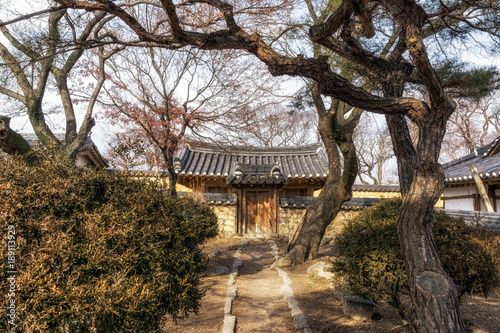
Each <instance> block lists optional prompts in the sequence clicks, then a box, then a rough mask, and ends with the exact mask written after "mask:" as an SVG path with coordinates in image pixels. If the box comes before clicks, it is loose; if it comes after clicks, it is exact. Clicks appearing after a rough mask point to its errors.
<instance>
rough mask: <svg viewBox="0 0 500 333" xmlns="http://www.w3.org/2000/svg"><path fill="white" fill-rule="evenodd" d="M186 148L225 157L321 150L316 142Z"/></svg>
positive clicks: (319, 144) (191, 146)
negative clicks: (267, 145) (269, 145)
mask: <svg viewBox="0 0 500 333" xmlns="http://www.w3.org/2000/svg"><path fill="white" fill-rule="evenodd" d="M186 148H187V149H189V150H190V151H192V152H200V153H207V152H210V153H223V154H225V155H252V154H259V155H262V154H265V153H269V154H273V155H276V154H296V153H297V152H302V153H304V152H308V153H311V154H316V153H317V152H318V150H320V149H323V145H322V144H321V142H316V143H312V144H307V145H301V146H287V147H244V146H229V147H227V148H224V147H220V146H215V145H207V146H196V145H193V144H191V143H186Z"/></svg>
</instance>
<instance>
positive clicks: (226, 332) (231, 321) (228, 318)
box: [222, 238, 248, 333]
mask: <svg viewBox="0 0 500 333" xmlns="http://www.w3.org/2000/svg"><path fill="white" fill-rule="evenodd" d="M247 244H248V240H247V239H245V238H243V239H242V240H241V243H240V247H239V248H238V250H236V253H235V254H234V261H233V266H232V267H231V274H230V275H229V281H228V282H227V285H228V288H227V293H226V304H225V306H224V325H223V326H222V333H234V330H235V327H236V316H233V315H232V314H231V310H232V306H233V302H234V300H235V299H236V297H237V296H238V287H237V286H236V285H235V284H236V277H237V276H238V268H239V267H241V265H243V260H242V259H240V256H241V251H242V250H243V247H244V246H245V245H247Z"/></svg>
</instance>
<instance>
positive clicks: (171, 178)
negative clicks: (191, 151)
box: [167, 168, 177, 197]
mask: <svg viewBox="0 0 500 333" xmlns="http://www.w3.org/2000/svg"><path fill="white" fill-rule="evenodd" d="M176 185H177V174H176V173H175V169H174V168H168V190H167V194H168V195H169V196H171V197H176V196H177V189H176V188H175V186H176Z"/></svg>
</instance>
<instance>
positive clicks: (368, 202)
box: [279, 196, 382, 210]
mask: <svg viewBox="0 0 500 333" xmlns="http://www.w3.org/2000/svg"><path fill="white" fill-rule="evenodd" d="M314 200H316V198H315V197H287V196H281V197H279V205H280V207H286V208H306V207H307V206H309V205H311V204H312V203H313V202H314ZM381 200H382V199H380V198H352V199H351V200H349V201H346V202H344V203H343V204H342V208H343V209H349V210H360V209H363V208H366V207H370V206H372V205H373V204H375V203H377V202H380V201H381Z"/></svg>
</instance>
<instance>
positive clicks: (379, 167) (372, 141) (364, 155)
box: [354, 115, 394, 185]
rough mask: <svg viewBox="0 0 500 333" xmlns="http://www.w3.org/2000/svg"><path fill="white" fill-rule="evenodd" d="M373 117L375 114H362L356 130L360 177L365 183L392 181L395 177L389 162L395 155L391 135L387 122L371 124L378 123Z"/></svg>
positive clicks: (377, 183)
mask: <svg viewBox="0 0 500 333" xmlns="http://www.w3.org/2000/svg"><path fill="white" fill-rule="evenodd" d="M370 116H371V117H370ZM372 117H373V115H367V116H365V117H363V116H362V117H361V120H360V124H359V126H357V127H356V129H355V132H354V143H355V146H356V151H357V155H358V159H359V170H358V179H359V180H360V181H361V183H363V184H370V183H371V184H374V185H380V184H383V183H392V182H393V179H392V178H391V175H390V174H389V172H388V170H387V169H388V168H389V166H388V165H387V162H388V161H390V160H391V159H392V158H393V157H394V150H393V148H392V143H391V135H390V133H389V130H388V128H387V126H385V124H380V125H377V126H370V124H373V123H376V120H375V119H373V118H372ZM379 126H380V127H379ZM366 178H368V179H369V180H370V181H367V180H366Z"/></svg>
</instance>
